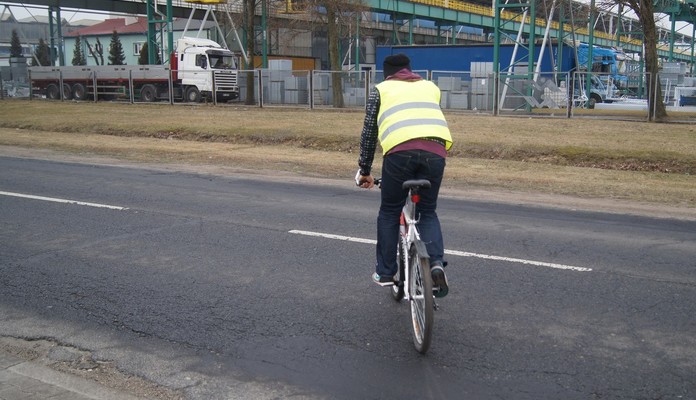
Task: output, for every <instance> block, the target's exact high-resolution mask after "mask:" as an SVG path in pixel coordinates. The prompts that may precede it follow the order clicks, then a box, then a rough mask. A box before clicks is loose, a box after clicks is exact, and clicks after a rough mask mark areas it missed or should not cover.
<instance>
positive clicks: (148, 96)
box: [140, 85, 157, 103]
mask: <svg viewBox="0 0 696 400" xmlns="http://www.w3.org/2000/svg"><path fill="white" fill-rule="evenodd" d="M140 99H141V100H142V101H146V102H148V103H152V102H153V101H155V100H157V88H156V87H155V85H144V86H143V88H142V89H140Z"/></svg>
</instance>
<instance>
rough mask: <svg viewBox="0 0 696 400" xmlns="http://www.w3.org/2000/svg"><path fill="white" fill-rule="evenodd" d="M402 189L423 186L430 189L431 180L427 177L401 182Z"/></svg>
mask: <svg viewBox="0 0 696 400" xmlns="http://www.w3.org/2000/svg"><path fill="white" fill-rule="evenodd" d="M401 188H402V189H411V188H422V189H430V181H429V180H427V179H411V180H408V181H405V182H404V183H402V184H401Z"/></svg>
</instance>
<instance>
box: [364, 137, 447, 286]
mask: <svg viewBox="0 0 696 400" xmlns="http://www.w3.org/2000/svg"><path fill="white" fill-rule="evenodd" d="M444 171H445V159H444V158H443V157H440V156H438V155H437V154H433V153H430V152H427V151H423V150H408V151H402V152H398V153H393V154H389V155H387V156H386V157H385V158H384V161H383V163H382V191H381V194H382V203H381V204H380V207H379V216H378V217H377V266H376V271H377V274H379V275H380V276H394V275H395V274H396V272H397V268H398V264H397V260H396V258H397V246H398V243H399V217H400V216H401V209H402V208H403V206H404V204H405V203H406V197H407V196H408V191H407V190H404V189H402V188H401V184H402V183H403V182H404V181H407V180H409V179H427V180H429V181H430V183H431V187H430V189H421V190H420V191H419V194H420V202H419V203H418V205H417V206H416V214H417V215H418V216H420V221H419V223H418V231H419V232H420V235H421V239H423V241H424V242H425V246H426V248H427V249H428V254H429V255H430V262H431V263H432V262H433V261H442V258H443V256H444V243H443V240H442V231H441V229H440V220H439V219H438V218H437V213H436V211H435V210H436V208H437V196H438V193H439V191H440V184H441V183H442V175H443V173H444Z"/></svg>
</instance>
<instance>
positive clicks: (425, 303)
mask: <svg viewBox="0 0 696 400" xmlns="http://www.w3.org/2000/svg"><path fill="white" fill-rule="evenodd" d="M359 173H360V172H359V171H358V174H359ZM358 178H359V176H356V183H358V184H359V182H358ZM374 183H375V185H376V186H378V187H380V183H381V179H375V181H374ZM402 188H403V189H405V190H408V196H407V197H406V203H405V204H404V207H403V209H402V211H401V217H400V226H399V248H398V251H397V254H398V266H399V268H398V271H397V274H396V275H395V277H394V278H395V284H394V285H393V286H392V287H391V294H392V297H393V298H394V300H396V301H397V302H401V301H402V300H406V301H408V302H409V303H410V307H411V328H412V329H411V332H412V334H413V344H414V346H415V348H416V350H417V351H418V352H419V353H421V354H425V353H426V352H427V351H428V349H429V348H430V343H431V341H432V332H433V319H434V315H433V314H434V311H435V310H436V309H437V304H436V303H435V299H434V296H433V281H432V277H431V276H430V256H429V255H428V250H427V249H426V247H425V243H424V242H423V241H422V240H421V238H420V233H419V232H418V228H417V225H418V217H417V215H416V205H417V204H418V202H419V201H420V196H419V195H418V191H419V190H420V189H429V188H430V181H428V180H427V179H414V180H407V181H405V182H404V183H403V184H402Z"/></svg>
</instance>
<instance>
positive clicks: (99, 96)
mask: <svg viewBox="0 0 696 400" xmlns="http://www.w3.org/2000/svg"><path fill="white" fill-rule="evenodd" d="M414 72H415V73H417V74H419V75H421V76H422V77H423V78H424V79H429V80H431V81H433V82H434V83H435V84H436V85H437V86H438V87H439V88H440V90H441V102H440V104H441V107H442V108H443V109H444V110H446V111H452V112H472V113H487V114H491V115H500V114H503V115H509V114H522V115H527V114H528V115H534V114H539V115H548V116H555V117H568V118H571V117H580V116H588V115H589V116H595V117H620V118H630V119H636V120H647V119H650V118H651V116H654V110H650V111H649V110H648V101H647V93H653V94H656V93H657V92H656V91H654V90H653V91H649V90H647V89H648V88H647V85H648V82H650V79H649V75H648V74H637V73H635V74H630V75H624V76H623V77H621V79H617V78H615V77H613V76H611V75H609V74H601V73H590V74H588V73H586V72H572V73H554V72H541V73H536V74H531V73H522V74H512V73H507V72H503V73H500V74H498V75H497V76H496V75H495V74H493V73H490V72H488V71H486V70H481V71H424V70H423V71H414ZM683 72H684V71H663V73H661V74H660V75H659V82H660V85H661V89H662V90H661V95H662V96H663V98H662V100H663V101H664V103H665V105H666V106H667V107H668V112H675V113H684V115H685V116H686V117H685V118H687V119H691V118H694V117H696V76H694V75H688V74H685V73H683ZM184 73H193V74H196V75H197V76H198V77H197V78H196V79H199V80H200V81H201V82H208V83H209V84H210V86H211V88H212V89H211V90H210V91H208V92H206V93H199V92H198V91H197V90H195V88H191V86H190V85H189V86H185V85H182V84H181V80H180V79H178V78H180V77H181V75H182V74H184ZM104 76H108V77H109V79H101V77H104ZM234 76H235V77H236V78H235V83H236V85H237V86H238V93H235V96H234V98H232V97H231V95H230V94H229V93H228V92H229V91H228V92H226V90H227V89H225V88H224V87H223V85H222V84H220V83H219V82H220V80H219V77H217V78H216V72H214V71H203V72H201V71H172V70H169V69H168V68H165V67H163V68H152V69H151V68H147V67H127V66H99V67H85V68H82V69H75V68H73V69H71V70H70V71H69V72H64V70H62V69H60V68H46V69H45V70H40V71H37V70H32V71H31V72H30V74H29V82H31V85H29V84H28V83H27V84H24V90H23V91H22V90H17V89H16V88H17V87H18V85H17V84H15V83H13V82H8V81H1V80H0V92H1V93H2V94H1V96H3V98H5V97H27V96H29V97H31V98H46V99H51V100H63V101H65V100H77V101H116V102H129V103H145V102H153V101H158V102H169V103H170V104H186V103H190V102H200V101H205V102H208V103H212V104H216V105H217V104H234V105H239V104H245V105H249V106H256V107H307V108H333V107H345V108H354V109H360V108H364V107H365V105H366V102H367V98H368V96H369V93H370V91H371V90H372V89H373V88H374V87H375V85H377V84H379V83H380V82H381V81H382V80H383V77H382V71H379V70H372V71H359V72H346V71H339V72H335V71H316V70H315V71H294V70H271V69H256V70H248V71H235V72H234ZM49 80H51V81H53V83H52V84H46V83H45V82H46V81H49ZM588 80H589V82H590V84H589V85H588ZM37 82H44V83H43V84H42V85H39V84H37ZM216 82H218V84H217V85H216ZM656 82H657V80H656ZM337 86H338V87H337ZM252 87H253V94H252V95H251V96H247V93H248V91H249V90H250V88H252ZM588 87H589V88H590V89H589V91H588V90H587V89H588ZM60 88H62V90H61V89H60ZM337 94H340V95H341V96H342V99H337V98H336V95H337ZM653 104H654V102H653Z"/></svg>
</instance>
